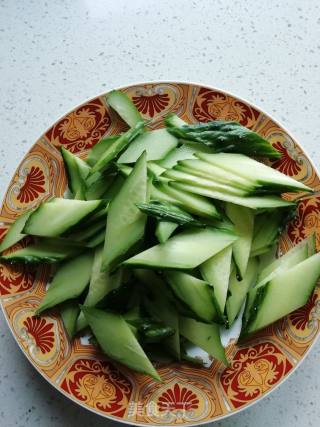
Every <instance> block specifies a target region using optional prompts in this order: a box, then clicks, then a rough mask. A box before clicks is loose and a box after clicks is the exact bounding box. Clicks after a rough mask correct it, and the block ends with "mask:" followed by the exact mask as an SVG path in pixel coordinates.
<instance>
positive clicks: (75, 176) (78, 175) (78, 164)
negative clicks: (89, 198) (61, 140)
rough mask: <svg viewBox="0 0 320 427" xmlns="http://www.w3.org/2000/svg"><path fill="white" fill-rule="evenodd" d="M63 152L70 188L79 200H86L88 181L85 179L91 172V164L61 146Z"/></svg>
mask: <svg viewBox="0 0 320 427" xmlns="http://www.w3.org/2000/svg"><path fill="white" fill-rule="evenodd" d="M61 154H62V157H63V161H64V165H65V168H66V171H67V175H68V184H69V188H70V190H71V192H72V194H73V197H74V198H75V199H78V200H85V193H86V183H85V180H86V178H87V176H88V175H89V173H90V169H91V168H90V166H89V165H88V164H87V163H86V162H85V161H84V160H82V159H80V157H77V156H75V155H74V154H72V153H70V151H68V150H66V149H65V148H64V147H61Z"/></svg>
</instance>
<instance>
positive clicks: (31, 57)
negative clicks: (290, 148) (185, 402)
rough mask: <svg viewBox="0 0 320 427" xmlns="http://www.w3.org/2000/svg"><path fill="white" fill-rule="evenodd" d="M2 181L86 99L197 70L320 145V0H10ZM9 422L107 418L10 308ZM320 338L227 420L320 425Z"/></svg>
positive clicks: (4, 389) (2, 23)
mask: <svg viewBox="0 0 320 427" xmlns="http://www.w3.org/2000/svg"><path fill="white" fill-rule="evenodd" d="M0 52H1V54H0V99H1V103H0V123H1V136H0V154H1V159H0V176H1V180H0V191H1V197H2V196H3V194H4V191H5V189H6V187H7V185H8V183H9V179H10V177H11V175H12V174H13V172H14V170H15V168H16V166H17V165H18V163H19V162H20V160H21V159H22V157H23V156H24V154H25V153H26V152H27V151H28V150H29V148H30V147H31V145H32V144H33V142H34V141H35V140H36V138H37V137H38V136H39V135H40V134H41V133H42V132H43V131H44V130H45V129H46V128H47V127H48V126H49V125H50V124H52V123H53V122H54V121H55V120H56V119H57V118H58V117H60V116H61V115H62V114H63V113H64V112H66V111H68V110H70V109H71V108H73V107H74V106H75V105H77V104H79V103H81V102H82V101H83V100H84V99H87V98H89V97H92V96H94V95H96V94H98V93H100V92H102V91H104V90H108V89H110V88H113V87H116V86H119V85H124V84H126V83H129V82H135V81H146V80H157V79H169V80H170V79H171V80H175V79H177V80H191V81H199V82H202V83H207V84H209V85H213V86H217V87H221V88H224V89H227V90H229V91H231V92H235V93H236V94H238V95H240V96H242V97H244V98H247V99H248V100H250V101H252V102H254V103H256V104H258V105H259V106H260V107H261V108H262V109H264V110H266V111H268V112H270V113H271V114H273V115H274V116H275V117H276V118H278V119H279V120H280V121H282V123H283V124H284V125H285V126H286V127H287V128H288V129H290V130H291V131H292V132H293V133H294V134H295V135H296V137H297V139H298V141H300V142H301V143H302V144H303V145H304V147H305V148H306V149H307V151H308V153H309V154H310V155H311V156H312V158H313V159H314V161H315V163H316V164H317V165H318V166H319V161H320V152H319V151H318V149H317V148H318V144H319V140H320V125H319V123H320V109H319V99H320V73H319V71H320V70H319V66H320V3H319V1H318V0H304V1H300V0H289V1H285V0H268V1H267V2H265V1H256V0H246V1H241V0H239V1H236V0H221V1H218V0H215V1H213V0H212V1H209V0H207V1H201V0H199V1H191V0H190V1H183V0H175V1H172V0H160V1H159V0H135V1H128V0H116V1H115V0H109V1H108V0H82V1H80V0H61V1H59V0H55V1H52V2H49V1H48V2H47V1H42V0H35V1H24V0H0ZM0 327H1V332H0V425H1V426H3V427H13V426H19V427H40V426H41V427H56V426H59V427H70V426H77V427H91V426H95V427H98V426H111V425H115V424H116V423H112V422H108V421H106V420H104V419H102V418H99V417H98V416H96V415H93V414H92V413H90V412H87V411H85V410H84V409H82V408H80V407H78V406H76V405H75V404H74V403H71V402H70V401H69V400H67V399H66V398H64V397H63V396H61V395H60V394H58V392H57V391H55V390H54V389H53V388H52V387H51V386H50V385H48V384H47V383H46V382H45V380H44V379H42V378H41V377H40V376H39V374H37V373H36V371H35V370H34V369H33V368H32V367H31V365H30V364H29V363H28V362H27V360H26V359H25V358H24V356H23V355H22V353H21V352H20V350H19V349H18V347H17V345H16V344H15V342H14V340H13V338H12V337H11V334H10V332H9V329H8V327H7V325H6V324H5V321H4V319H3V316H2V314H0ZM319 359H320V342H319V341H318V343H317V344H316V345H315V346H314V348H313V350H312V351H311V353H310V354H309V356H308V357H307V359H306V360H305V362H304V363H303V364H302V366H301V367H300V368H299V369H298V370H297V371H296V372H295V373H294V374H293V375H292V376H291V377H290V378H289V379H288V381H287V382H286V383H285V384H283V385H282V386H280V388H278V389H277V390H276V391H275V392H273V393H272V394H271V395H270V396H268V397H267V398H265V399H264V400H263V401H262V402H260V403H258V404H256V405H255V406H253V407H252V408H250V409H248V410H246V411H244V412H242V413H241V414H239V415H236V416H233V417H231V418H229V419H227V420H224V421H221V422H217V423H216V424H215V425H216V426H221V427H231V426H235V425H237V427H256V426H259V427H271V426H272V427H274V426H280V425H281V426H282V427H295V426H316V425H318V422H319V418H320V405H319V399H320V388H319V377H320V363H319V362H320V361H319Z"/></svg>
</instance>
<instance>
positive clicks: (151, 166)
mask: <svg viewBox="0 0 320 427" xmlns="http://www.w3.org/2000/svg"><path fill="white" fill-rule="evenodd" d="M147 166H148V172H149V174H151V175H152V178H158V177H159V176H160V175H161V174H162V173H163V172H165V170H166V169H165V168H163V167H162V166H160V165H158V163H156V162H148V165H147Z"/></svg>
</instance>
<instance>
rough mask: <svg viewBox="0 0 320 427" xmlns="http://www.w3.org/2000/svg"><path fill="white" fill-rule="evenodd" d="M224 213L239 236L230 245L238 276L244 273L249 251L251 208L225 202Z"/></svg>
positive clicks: (251, 231)
mask: <svg viewBox="0 0 320 427" xmlns="http://www.w3.org/2000/svg"><path fill="white" fill-rule="evenodd" d="M225 208H226V214H227V215H228V217H229V218H230V219H231V221H232V222H233V224H234V226H235V233H236V235H237V236H238V237H239V238H238V239H237V240H236V241H235V242H234V244H233V245H232V252H233V259H234V262H235V264H236V266H237V269H238V273H239V276H240V278H243V277H244V276H245V274H246V270H247V265H248V260H249V256H250V251H251V244H252V237H253V224H254V214H253V211H252V209H248V208H245V207H243V206H237V205H234V204H232V203H226V207H225Z"/></svg>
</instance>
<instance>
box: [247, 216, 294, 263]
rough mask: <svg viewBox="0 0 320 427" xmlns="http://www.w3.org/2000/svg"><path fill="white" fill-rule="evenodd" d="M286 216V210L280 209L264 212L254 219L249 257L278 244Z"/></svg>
mask: <svg viewBox="0 0 320 427" xmlns="http://www.w3.org/2000/svg"><path fill="white" fill-rule="evenodd" d="M287 216H288V215H287V212H286V210H285V209H281V210H274V211H271V212H265V213H262V214H260V215H257V216H256V217H255V224H254V238H253V241H252V247H251V256H257V255H262V254H264V253H266V252H268V251H269V250H270V249H271V248H272V246H274V245H275V244H276V243H277V242H278V239H279V235H280V232H281V231H282V226H283V224H284V223H285V222H286V221H285V218H286V217H287Z"/></svg>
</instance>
